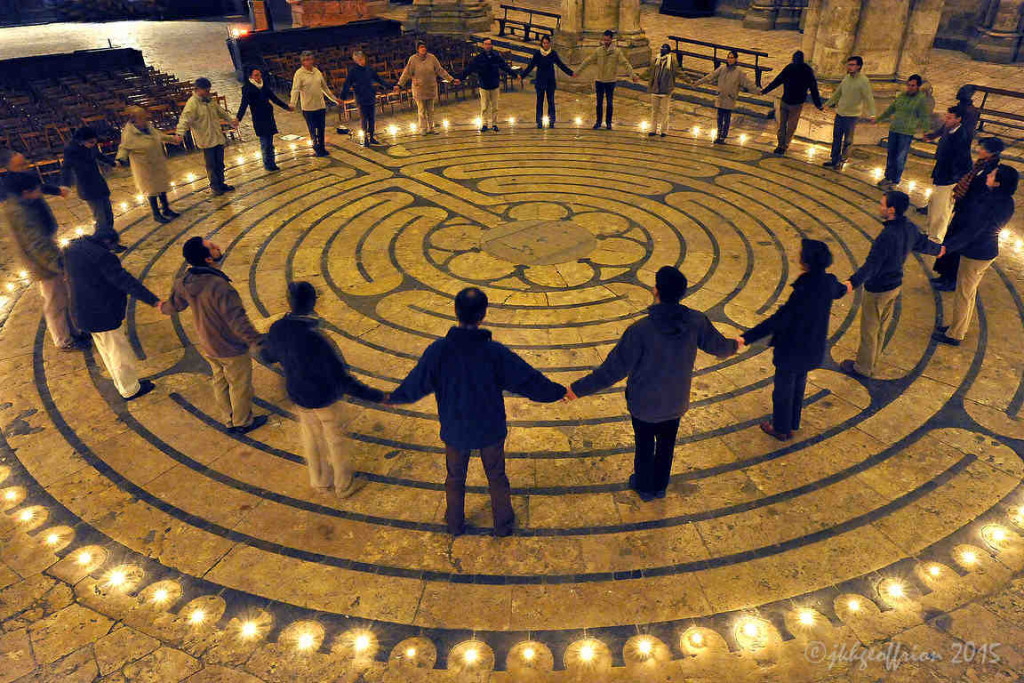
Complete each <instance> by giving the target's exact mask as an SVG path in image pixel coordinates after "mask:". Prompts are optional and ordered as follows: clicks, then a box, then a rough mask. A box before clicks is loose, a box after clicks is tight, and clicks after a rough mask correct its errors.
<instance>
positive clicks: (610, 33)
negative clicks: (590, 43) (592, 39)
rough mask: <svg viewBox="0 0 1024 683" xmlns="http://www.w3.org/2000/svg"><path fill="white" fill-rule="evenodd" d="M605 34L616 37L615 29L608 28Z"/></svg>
mask: <svg viewBox="0 0 1024 683" xmlns="http://www.w3.org/2000/svg"><path fill="white" fill-rule="evenodd" d="M604 35H605V36H607V37H609V38H614V37H615V31H613V30H611V29H608V30H607V31H605V32H604Z"/></svg>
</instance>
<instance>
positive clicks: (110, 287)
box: [64, 235, 160, 400]
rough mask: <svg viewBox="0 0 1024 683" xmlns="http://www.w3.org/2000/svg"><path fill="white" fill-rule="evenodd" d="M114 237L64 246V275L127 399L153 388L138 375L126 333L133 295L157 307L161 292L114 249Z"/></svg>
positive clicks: (82, 322) (76, 314)
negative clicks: (138, 275) (155, 291)
mask: <svg viewBox="0 0 1024 683" xmlns="http://www.w3.org/2000/svg"><path fill="white" fill-rule="evenodd" d="M111 246H112V242H111V241H110V240H107V239H105V238H103V237H102V236H100V235H86V236H85V237H79V238H78V239H75V240H72V241H71V243H70V244H69V245H68V246H67V248H66V249H65V250H64V277H65V278H66V279H67V283H68V294H69V298H70V301H71V305H70V310H71V319H72V320H73V321H74V323H75V326H76V327H77V328H78V329H80V330H82V331H83V332H88V333H90V334H91V335H92V340H93V343H94V344H95V345H96V350H97V351H98V352H99V355H100V358H101V359H102V360H103V365H104V366H106V368H107V372H108V373H110V377H111V379H112V380H113V381H114V386H115V387H117V391H118V393H120V394H121V396H122V397H124V398H125V399H127V400H132V399H135V398H138V397H140V396H143V395H144V394H147V393H149V392H150V391H152V390H153V383H152V382H150V381H149V380H143V381H141V382H140V381H139V376H138V370H137V368H136V361H135V351H133V350H132V347H131V345H130V344H129V343H128V338H127V337H126V336H125V334H124V327H123V323H124V318H125V312H126V310H127V308H128V296H129V295H131V296H134V297H135V298H136V299H139V300H141V301H143V302H145V303H147V304H149V305H150V306H152V307H154V308H157V307H159V305H160V300H159V298H158V297H157V296H156V295H155V294H153V292H151V291H149V289H147V288H146V286H145V285H143V284H142V283H141V282H139V281H138V280H136V279H135V278H134V277H133V276H132V275H131V274H130V273H129V272H128V271H126V270H125V269H124V267H123V266H122V265H121V261H119V260H118V258H117V257H116V256H115V255H114V254H113V253H112V252H111V251H110V247H111Z"/></svg>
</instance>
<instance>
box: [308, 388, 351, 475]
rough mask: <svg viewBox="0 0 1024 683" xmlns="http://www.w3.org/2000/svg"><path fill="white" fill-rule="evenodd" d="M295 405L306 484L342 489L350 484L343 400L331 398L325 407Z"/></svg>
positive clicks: (345, 406)
mask: <svg viewBox="0 0 1024 683" xmlns="http://www.w3.org/2000/svg"><path fill="white" fill-rule="evenodd" d="M296 408H297V409H296V412H297V413H298V417H299V429H300V431H301V433H302V455H303V457H305V458H306V464H307V465H308V466H309V483H310V485H311V486H312V487H313V488H331V487H334V490H335V491H339V492H340V491H344V490H345V489H346V488H348V485H349V484H350V483H352V474H353V471H352V463H351V461H350V460H349V458H348V454H347V453H346V452H345V445H346V442H347V439H348V437H347V436H346V434H345V430H346V428H347V427H348V422H349V420H350V417H349V414H350V413H349V410H348V406H347V405H346V404H345V402H344V401H335V402H334V403H332V404H331V405H329V406H327V407H325V408H316V409H309V408H298V407H296Z"/></svg>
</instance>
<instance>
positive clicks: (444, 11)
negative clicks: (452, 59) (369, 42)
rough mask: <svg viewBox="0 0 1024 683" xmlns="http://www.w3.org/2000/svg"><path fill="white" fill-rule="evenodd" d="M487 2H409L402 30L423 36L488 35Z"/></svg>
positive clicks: (489, 24) (488, 4) (425, 0)
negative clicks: (433, 34)
mask: <svg viewBox="0 0 1024 683" xmlns="http://www.w3.org/2000/svg"><path fill="white" fill-rule="evenodd" d="M492 20H493V18H492V15H491V3H490V2H483V1H481V0H413V3H412V7H411V8H410V9H409V17H408V19H407V20H406V21H405V29H406V30H409V31H423V32H424V33H448V34H461V35H466V34H470V33H477V32H482V33H488V32H490V30H491V23H492Z"/></svg>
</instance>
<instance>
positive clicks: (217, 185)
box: [203, 145, 225, 192]
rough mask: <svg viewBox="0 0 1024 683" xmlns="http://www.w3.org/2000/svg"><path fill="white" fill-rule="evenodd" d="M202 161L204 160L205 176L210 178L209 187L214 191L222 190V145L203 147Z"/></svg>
mask: <svg viewBox="0 0 1024 683" xmlns="http://www.w3.org/2000/svg"><path fill="white" fill-rule="evenodd" d="M203 161H204V162H206V177H207V178H209V180H210V189H211V190H213V191H214V192H223V191H224V185H225V183H224V145H217V146H216V147H208V148H206V149H204V150H203Z"/></svg>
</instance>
